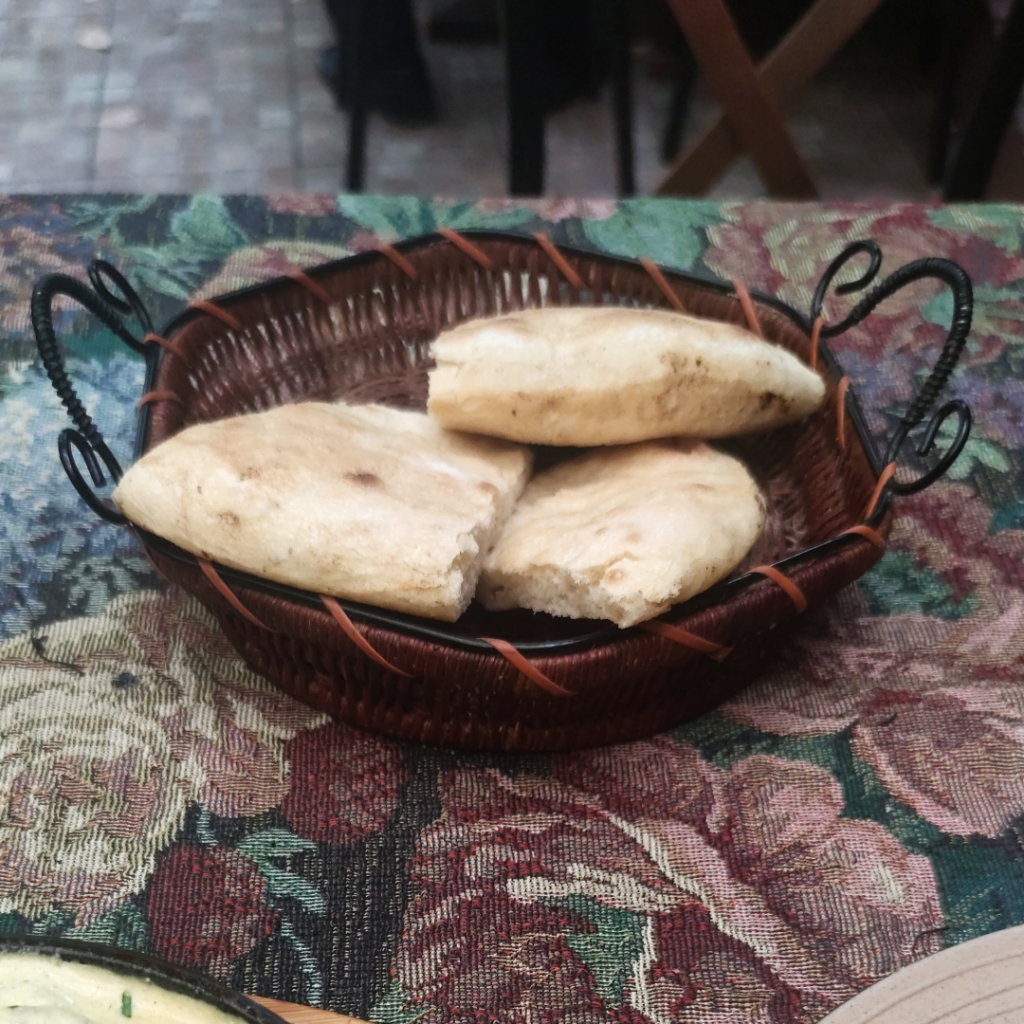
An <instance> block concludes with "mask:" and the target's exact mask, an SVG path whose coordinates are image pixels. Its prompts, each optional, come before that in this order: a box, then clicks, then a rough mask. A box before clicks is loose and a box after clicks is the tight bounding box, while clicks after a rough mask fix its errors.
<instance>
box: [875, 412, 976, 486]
mask: <svg viewBox="0 0 1024 1024" xmlns="http://www.w3.org/2000/svg"><path fill="white" fill-rule="evenodd" d="M953 415H955V416H956V417H957V428H956V436H955V437H954V438H953V443H952V444H951V445H950V446H949V448H948V449H947V451H946V453H945V455H943V456H942V458H941V459H939V461H938V462H937V463H936V464H935V465H934V466H933V467H932V468H931V469H930V470H928V472H927V473H925V474H924V475H923V476H921V477H918V479H917V480H908V481H906V482H902V483H901V482H900V481H898V480H895V479H894V480H890V481H889V490H890V491H892V493H893V494H903V495H906V494H917V492H918V491H923V490H924V489H925V488H926V487H930V486H931V485H932V484H933V483H935V481H936V480H938V479H939V477H941V476H942V475H943V474H944V473H945V472H946V471H947V470H948V469H949V467H950V466H952V465H953V463H954V462H956V460H957V459H958V458H959V456H960V453H961V452H962V451H963V450H964V445H966V444H967V439H968V438H969V437H970V436H971V424H972V422H973V420H972V416H971V407H970V406H969V405H968V404H967V403H966V402H965V401H963V400H962V399H960V398H954V399H953V401H951V402H947V403H946V404H945V405H944V406H943V407H942V408H941V409H939V411H938V412H936V413H935V415H934V416H932V418H931V419H930V420H929V421H928V426H927V428H926V429H925V432H924V437H923V438H922V440H921V444H920V445H919V446H918V448H917V454H918V455H927V454H928V452H929V451H931V449H932V448H933V447H934V445H935V438H936V436H937V435H938V433H939V430H940V428H941V427H942V424H943V423H945V422H946V420H948V419H949V417H950V416H953ZM909 433H910V427H908V426H906V425H905V422H903V423H901V424H900V427H899V429H898V430H897V431H896V433H895V434H894V435H893V439H892V441H890V442H889V448H888V451H887V452H886V456H885V459H886V463H889V462H893V461H895V459H896V456H897V455H898V454H899V450H900V449H901V448H902V447H903V444H904V442H905V441H906V439H907V435H908V434H909Z"/></svg>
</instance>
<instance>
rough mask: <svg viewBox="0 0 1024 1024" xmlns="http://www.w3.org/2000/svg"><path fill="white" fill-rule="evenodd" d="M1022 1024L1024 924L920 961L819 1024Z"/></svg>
mask: <svg viewBox="0 0 1024 1024" xmlns="http://www.w3.org/2000/svg"><path fill="white" fill-rule="evenodd" d="M982 1022H985V1024H1024V925H1022V926H1019V927H1017V928H1007V929H1005V930H1004V931H1001V932H993V933H992V934H990V935H983V936H982V937H981V938H980V939H972V940H971V941H970V942H964V943H962V944H961V945H959V946H953V947H952V948H951V949H944V950H943V951H942V952H941V953H936V954H935V955H934V956H929V957H926V958H925V959H924V960H919V961H918V962H917V963H915V964H911V965H910V966H909V967H904V968H903V969H902V970H901V971H897V972H896V973H895V974H893V975H890V976H889V977H888V978H886V979H885V980H884V981H880V982H879V983H878V984H877V985H872V986H871V988H869V989H865V990H864V991H863V992H861V994H860V995H859V996H855V997H854V998H853V999H851V1000H850V1001H849V1002H848V1003H844V1004H843V1005H842V1006H840V1007H839V1009H838V1010H835V1011H833V1012H832V1013H830V1014H829V1015H828V1016H827V1017H826V1018H825V1019H824V1020H823V1021H822V1022H821V1024H982Z"/></svg>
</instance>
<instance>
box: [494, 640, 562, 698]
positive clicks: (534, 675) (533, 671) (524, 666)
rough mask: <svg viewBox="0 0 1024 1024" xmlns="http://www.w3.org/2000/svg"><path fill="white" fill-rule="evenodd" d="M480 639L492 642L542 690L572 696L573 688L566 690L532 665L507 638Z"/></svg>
mask: <svg viewBox="0 0 1024 1024" xmlns="http://www.w3.org/2000/svg"><path fill="white" fill-rule="evenodd" d="M480 639H481V640H483V641H484V643H487V644H490V645H491V646H492V647H493V648H494V649H495V650H496V651H497V652H498V653H499V654H500V655H501V656H502V657H503V658H505V659H507V660H508V661H510V662H512V664H513V665H515V667H516V668H517V669H519V671H520V672H522V674H523V675H524V676H526V678H527V679H529V680H530V682H531V683H536V684H537V685H538V686H539V687H540V688H541V689H542V690H547V692H548V693H551V694H554V695H555V696H556V697H571V696H572V695H573V694H572V691H571V690H566V689H564V688H563V687H561V686H559V685H558V683H555V682H552V681H551V680H550V679H548V677H547V676H546V675H544V673H543V672H541V670H540V669H539V668H536V667H535V666H533V665H531V664H530V662H529V661H527V659H526V658H524V657H523V656H522V655H521V654H520V653H519V651H517V650H516V649H515V647H513V646H512V644H510V643H509V642H508V641H507V640H496V639H494V638H493V637H489V636H482V637H480Z"/></svg>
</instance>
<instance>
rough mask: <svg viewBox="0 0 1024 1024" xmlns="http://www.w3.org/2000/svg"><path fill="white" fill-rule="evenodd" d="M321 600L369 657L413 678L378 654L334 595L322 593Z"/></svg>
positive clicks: (390, 670)
mask: <svg viewBox="0 0 1024 1024" xmlns="http://www.w3.org/2000/svg"><path fill="white" fill-rule="evenodd" d="M320 600H321V601H323V603H324V607H325V608H326V609H327V610H328V611H329V612H330V613H331V615H332V616H333V617H334V621H335V622H337V624H338V625H339V626H341V628H342V629H343V630H344V631H345V635H346V636H347V637H348V638H349V640H351V641H352V643H354V644H355V645H356V647H358V648H359V650H361V651H362V652H363V654H365V655H367V657H370V658H372V659H373V660H374V661H375V662H377V664H378V665H381V666H383V667H384V668H386V669H387V670H388V671H389V672H395V673H397V674H398V675H400V676H405V678H406V679H412V676H411V675H410V674H409V673H408V672H403V671H402V670H401V669H400V668H398V667H397V666H396V665H392V664H391V662H390V661H388V660H387V658H385V657H384V656H383V655H382V654H378V653H377V651H376V649H375V648H374V646H373V645H372V644H371V643H370V641H369V640H367V639H366V637H364V636H363V634H362V633H360V632H359V630H358V629H357V628H356V624H355V623H354V622H353V621H352V620H351V619H350V618H349V617H348V616H347V615H346V614H345V612H344V610H343V609H342V607H341V605H340V604H338V602H337V601H335V600H334V598H333V597H328V596H327V595H326V594H321V595H320Z"/></svg>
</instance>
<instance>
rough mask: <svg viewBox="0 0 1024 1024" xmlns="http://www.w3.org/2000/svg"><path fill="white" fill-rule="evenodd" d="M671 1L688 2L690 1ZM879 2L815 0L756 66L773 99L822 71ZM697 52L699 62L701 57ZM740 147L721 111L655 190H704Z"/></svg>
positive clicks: (786, 96)
mask: <svg viewBox="0 0 1024 1024" xmlns="http://www.w3.org/2000/svg"><path fill="white" fill-rule="evenodd" d="M671 2H673V3H679V4H686V3H689V2H692V0H671ZM881 2H882V0H818V2H817V3H816V4H815V5H814V6H813V7H812V8H811V9H810V10H809V11H808V12H807V13H806V14H805V15H804V16H803V18H801V19H800V21H798V22H797V24H796V25H795V26H794V27H793V28H792V29H791V30H790V31H789V33H788V35H787V36H786V37H785V39H783V40H782V42H781V43H779V45H778V46H776V47H775V49H774V50H773V51H772V52H771V54H769V56H768V57H766V58H765V59H764V60H763V61H762V62H761V63H760V64H759V65H758V68H757V80H758V82H759V83H760V84H761V85H762V86H763V88H764V90H765V91H766V92H768V93H769V94H770V95H771V96H773V97H774V98H775V101H776V102H777V103H779V104H780V105H782V104H784V103H786V101H787V100H789V99H790V98H791V97H792V96H793V95H795V94H796V93H797V92H799V91H800V89H802V88H803V87H804V85H806V84H807V83H808V82H809V81H811V80H812V79H813V78H814V77H815V76H816V75H817V74H818V73H819V72H820V71H821V69H822V68H823V67H824V66H825V65H826V64H827V63H828V62H829V60H831V59H832V57H833V56H834V55H835V54H836V53H837V52H838V51H839V49H840V48H841V47H842V46H843V45H844V44H845V43H846V42H847V40H849V39H850V37H851V36H853V34H854V33H855V32H856V31H857V29H859V28H860V26H861V25H862V24H863V23H864V22H865V21H866V20H867V18H868V16H869V15H870V14H871V13H872V12H873V11H874V10H875V8H876V7H878V5H879V4H880V3H881ZM691 46H692V42H691ZM695 55H697V54H696V51H695ZM697 57H698V61H701V58H700V56H699V55H697ZM701 63H702V66H703V62H701ZM744 148H746V147H745V145H744V142H743V140H742V139H741V138H740V137H739V136H738V135H737V134H736V133H735V129H734V125H733V124H732V123H731V122H730V120H729V119H728V118H727V115H726V114H722V115H721V116H720V117H719V118H718V120H717V121H716V122H715V123H714V125H712V127H711V128H710V129H709V130H708V131H706V132H705V133H704V134H703V135H702V136H701V138H700V139H698V140H697V141H696V142H695V143H694V144H693V145H691V146H689V147H688V148H687V150H686V152H685V153H684V154H683V156H682V158H681V159H680V160H679V162H678V163H677V164H676V165H675V167H673V169H672V170H671V171H670V172H669V173H668V175H667V176H666V177H665V178H664V179H663V181H662V183H661V184H660V185H659V186H658V190H657V191H658V195H702V194H703V193H705V192H706V191H707V190H708V189H709V188H710V187H711V186H712V185H713V184H714V183H715V182H716V181H718V179H719V178H720V177H721V176H722V174H723V173H724V172H725V170H726V169H727V168H728V166H729V164H730V163H732V161H733V160H735V159H736V158H737V157H739V156H740V155H741V154H742V152H743V150H744Z"/></svg>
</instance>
